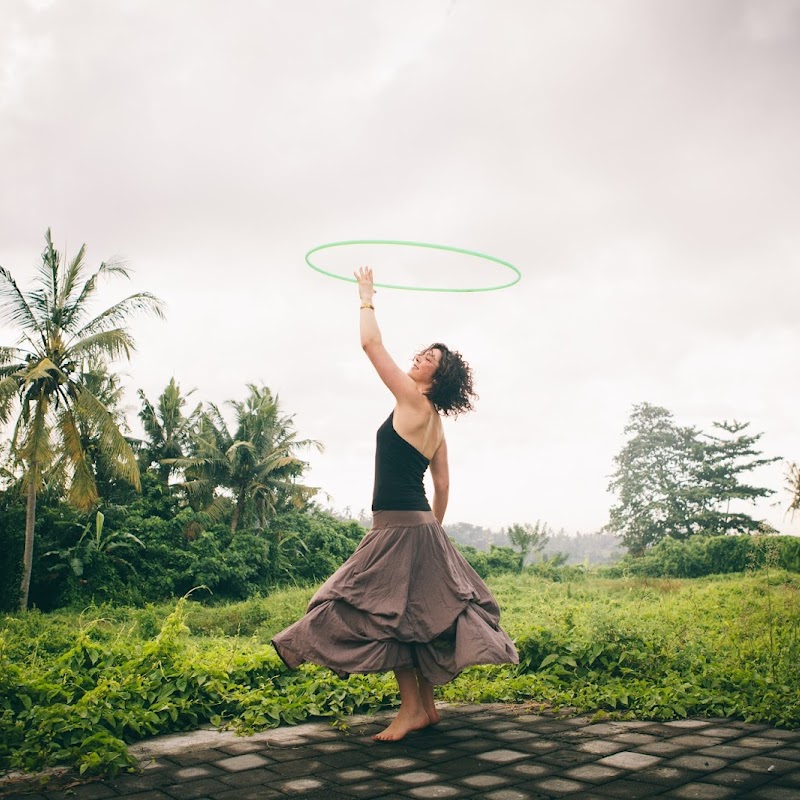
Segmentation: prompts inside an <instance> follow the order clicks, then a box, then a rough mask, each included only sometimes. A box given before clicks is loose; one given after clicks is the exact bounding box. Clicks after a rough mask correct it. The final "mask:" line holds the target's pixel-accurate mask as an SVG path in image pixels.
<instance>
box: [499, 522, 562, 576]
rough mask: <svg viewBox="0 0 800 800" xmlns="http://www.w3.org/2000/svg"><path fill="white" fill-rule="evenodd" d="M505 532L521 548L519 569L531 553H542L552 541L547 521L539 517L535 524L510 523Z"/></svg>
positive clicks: (513, 543) (515, 545) (514, 544)
mask: <svg viewBox="0 0 800 800" xmlns="http://www.w3.org/2000/svg"><path fill="white" fill-rule="evenodd" d="M503 533H504V534H505V535H506V536H507V537H508V540H509V541H510V542H511V544H512V545H513V546H514V547H516V548H518V549H519V569H522V568H523V567H524V566H525V562H526V560H527V558H528V556H529V555H531V554H536V553H540V552H541V551H542V550H543V549H544V548H545V546H546V545H547V543H548V542H549V541H550V533H551V531H550V529H549V528H548V527H547V523H546V522H541V521H540V520H538V519H537V520H536V523H535V524H534V525H531V523H530V522H525V523H524V524H520V523H515V524H514V525H510V526H509V527H508V528H506V529H505V530H504V531H503Z"/></svg>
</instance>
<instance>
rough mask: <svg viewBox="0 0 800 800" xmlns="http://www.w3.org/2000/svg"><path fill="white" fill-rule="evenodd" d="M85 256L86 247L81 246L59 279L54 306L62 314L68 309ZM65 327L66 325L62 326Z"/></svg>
mask: <svg viewBox="0 0 800 800" xmlns="http://www.w3.org/2000/svg"><path fill="white" fill-rule="evenodd" d="M85 255H86V245H85V244H82V245H81V246H80V248H79V249H78V252H77V253H76V254H75V257H74V258H73V259H72V261H70V262H69V264H67V268H66V270H65V271H64V273H63V275H62V277H61V285H60V286H59V287H58V295H57V296H56V304H57V306H58V307H59V308H60V309H61V311H62V312H66V311H67V309H68V308H69V307H70V306H69V303H70V298H71V296H72V293H73V292H74V291H75V286H76V285H77V283H78V281H79V280H80V278H81V273H82V272H83V267H84V264H83V257H84V256H85ZM63 327H66V325H63Z"/></svg>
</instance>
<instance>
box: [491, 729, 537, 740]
mask: <svg viewBox="0 0 800 800" xmlns="http://www.w3.org/2000/svg"><path fill="white" fill-rule="evenodd" d="M538 735H539V734H538V733H534V732H533V731H521V730H519V729H518V728H517V729H512V730H508V731H501V732H500V733H496V734H495V735H494V738H495V739H499V740H500V741H501V742H516V741H520V740H523V739H532V738H534V737H535V736H538Z"/></svg>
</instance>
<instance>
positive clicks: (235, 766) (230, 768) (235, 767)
mask: <svg viewBox="0 0 800 800" xmlns="http://www.w3.org/2000/svg"><path fill="white" fill-rule="evenodd" d="M213 763H214V766H215V767H219V768H220V769H224V770H225V771H226V772H244V771H245V770H246V769H256V768H257V767H265V766H267V765H268V764H271V765H275V762H274V761H272V760H271V759H269V758H265V757H264V756H262V755H260V754H259V753H246V754H245V755H242V756H228V757H227V758H223V759H220V760H219V761H214V762H213Z"/></svg>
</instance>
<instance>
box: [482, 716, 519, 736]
mask: <svg viewBox="0 0 800 800" xmlns="http://www.w3.org/2000/svg"><path fill="white" fill-rule="evenodd" d="M480 727H481V728H483V729H484V730H485V731H494V732H498V731H499V732H500V733H502V732H503V731H512V730H514V729H515V728H516V727H517V724H516V722H512V721H511V720H509V719H503V720H500V721H498V722H490V723H489V724H488V725H481V726H480Z"/></svg>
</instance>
